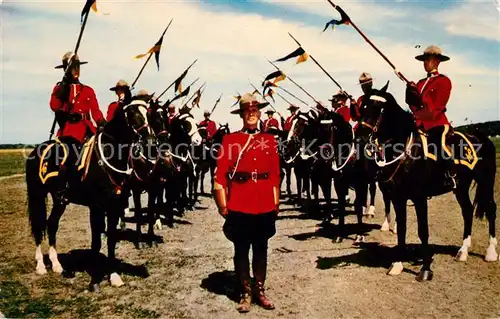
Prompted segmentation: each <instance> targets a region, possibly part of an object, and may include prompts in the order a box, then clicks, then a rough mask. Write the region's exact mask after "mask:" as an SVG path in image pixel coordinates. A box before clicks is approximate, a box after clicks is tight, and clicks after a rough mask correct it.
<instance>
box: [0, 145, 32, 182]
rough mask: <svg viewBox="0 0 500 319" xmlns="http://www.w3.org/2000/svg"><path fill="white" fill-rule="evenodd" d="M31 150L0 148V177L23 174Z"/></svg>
mask: <svg viewBox="0 0 500 319" xmlns="http://www.w3.org/2000/svg"><path fill="white" fill-rule="evenodd" d="M30 151H31V150H0V177H1V176H9V175H14V174H23V173H24V169H25V164H26V157H27V156H28V155H29V152H30Z"/></svg>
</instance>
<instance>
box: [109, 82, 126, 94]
mask: <svg viewBox="0 0 500 319" xmlns="http://www.w3.org/2000/svg"><path fill="white" fill-rule="evenodd" d="M128 87H129V85H128V83H127V81H125V80H118V82H116V85H115V86H113V87H112V88H109V90H110V91H116V90H117V89H119V88H128Z"/></svg>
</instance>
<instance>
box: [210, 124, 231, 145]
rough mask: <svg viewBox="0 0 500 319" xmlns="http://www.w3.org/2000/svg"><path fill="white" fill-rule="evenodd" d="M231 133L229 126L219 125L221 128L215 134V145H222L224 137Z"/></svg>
mask: <svg viewBox="0 0 500 319" xmlns="http://www.w3.org/2000/svg"><path fill="white" fill-rule="evenodd" d="M229 133H231V130H229V124H228V123H226V124H219V128H218V129H217V132H215V134H214V143H222V138H223V137H224V135H227V134H229Z"/></svg>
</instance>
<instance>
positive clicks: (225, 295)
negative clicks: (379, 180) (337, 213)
mask: <svg viewBox="0 0 500 319" xmlns="http://www.w3.org/2000/svg"><path fill="white" fill-rule="evenodd" d="M499 184H500V178H499V179H497V185H496V190H497V192H496V200H497V202H500V185H499ZM452 199H453V197H452V195H446V196H442V197H440V198H435V199H432V200H431V201H430V205H431V206H430V225H431V229H430V233H431V243H432V244H434V250H435V256H434V258H435V261H434V263H433V270H434V280H433V281H431V282H427V283H424V284H421V283H418V282H416V281H415V279H414V277H415V273H416V271H418V269H419V267H417V266H411V265H408V264H405V266H407V271H406V272H404V273H403V274H401V275H400V276H399V277H389V276H387V275H385V272H386V268H387V267H388V265H389V261H388V259H387V258H388V255H390V252H391V248H390V247H392V246H394V244H395V243H396V236H395V235H394V234H392V233H382V232H380V230H379V226H378V225H379V224H380V223H381V222H382V221H383V216H382V210H383V204H382V202H381V198H380V195H378V197H377V213H376V214H377V215H376V217H375V219H372V220H367V221H366V222H367V223H368V225H369V228H370V229H371V231H370V232H369V236H368V237H367V241H368V243H367V244H365V245H364V246H362V247H361V248H355V247H353V246H352V243H353V239H354V238H353V237H354V236H352V235H351V239H349V240H345V241H344V242H343V243H341V244H334V243H332V241H331V239H330V238H331V236H332V234H331V231H330V229H320V228H319V227H318V226H317V225H318V221H316V220H310V219H306V218H304V216H303V215H302V214H300V213H298V212H296V211H294V210H293V208H292V207H291V206H289V205H287V204H283V205H282V212H281V216H280V220H279V221H278V224H277V227H278V231H277V235H276V236H275V237H273V238H272V239H271V241H270V250H269V270H268V281H267V286H268V295H269V296H270V298H272V300H274V301H275V303H276V306H277V308H276V310H274V311H265V310H263V309H261V308H259V307H258V306H255V307H253V308H252V312H251V313H250V314H248V315H247V316H250V317H259V318H271V317H283V318H306V317H307V318H332V317H335V318H339V317H347V318H358V317H369V318H374V317H377V318H378V317H420V318H421V317H425V318H428V317H429V318H442V317H474V318H476V317H481V318H492V317H498V316H500V297H499V296H500V262H495V263H486V262H484V261H483V259H482V258H483V256H484V253H485V251H486V247H487V240H488V235H487V224H486V221H478V220H475V221H474V228H473V238H472V249H471V250H470V255H469V260H468V261H467V262H466V263H458V262H455V261H454V260H453V257H454V255H455V254H456V252H457V250H458V248H459V246H461V244H462V240H461V235H462V225H463V223H462V217H461V214H460V212H459V210H458V204H456V202H454V201H453V200H452ZM0 212H1V213H0V242H1V249H0V312H2V313H3V314H4V315H6V316H7V317H61V318H62V317H64V318H70V317H71V318H74V317H82V318H83V317H85V318H87V317H103V316H106V317H108V316H116V317H124V318H137V317H146V318H155V317H169V318H200V317H201V318H205V317H210V318H236V317H239V316H240V315H239V314H238V313H237V312H236V310H235V306H236V303H235V302H234V301H232V300H231V299H234V292H233V290H232V287H233V284H234V280H235V279H234V273H233V272H232V269H233V266H232V246H231V243H230V242H229V241H228V240H226V238H225V237H224V235H223V233H222V231H221V227H222V224H223V220H222V219H221V218H220V217H219V215H218V214H217V212H216V209H215V204H214V202H213V200H211V199H210V198H206V197H204V198H202V199H201V202H200V203H199V205H198V207H197V209H196V210H195V211H193V212H188V213H186V214H185V216H184V217H183V218H177V219H176V223H175V227H174V228H173V229H168V228H165V229H164V230H162V231H159V232H157V234H158V235H160V236H162V237H163V240H164V243H162V244H160V245H159V247H158V248H155V249H145V250H141V251H138V250H136V249H135V248H134V247H133V244H132V243H131V242H130V241H129V239H130V236H129V235H130V233H128V232H127V233H125V234H124V235H123V240H122V241H121V242H120V243H119V246H118V249H117V254H118V256H119V258H120V259H122V260H123V261H124V262H126V263H127V265H128V268H127V272H128V274H124V275H123V276H122V279H123V280H124V281H125V283H126V285H125V286H123V287H120V288H113V287H111V286H110V285H109V284H108V283H107V282H103V284H102V287H101V292H100V293H98V294H95V293H89V292H88V291H87V290H86V289H87V285H88V283H89V280H90V276H89V274H88V273H87V272H77V273H76V276H75V277H74V278H65V277H63V276H59V275H56V274H54V273H52V272H51V271H49V273H48V274H47V275H45V276H43V277H40V276H37V275H36V274H35V264H36V263H35V247H34V243H33V241H32V240H31V238H30V233H29V228H28V227H29V226H28V221H27V214H26V196H25V185H24V180H23V178H22V177H16V178H11V179H6V180H3V181H0ZM88 220H89V219H88V211H87V209H86V208H84V207H79V206H70V208H69V209H68V210H67V211H66V213H65V214H64V215H63V218H62V220H61V224H60V229H59V233H58V251H59V253H60V260H61V263H62V265H63V267H65V266H67V265H68V263H69V262H72V263H76V264H78V265H80V266H81V267H82V268H85V269H89V271H91V269H93V267H92V266H91V265H86V264H85V261H86V259H85V257H86V254H85V251H84V250H85V249H88V248H89V246H90V229H89V221H88ZM348 221H349V222H350V223H352V222H354V216H350V217H349V218H348ZM334 222H336V221H334ZM499 223H500V220H499ZM133 226H134V225H133V224H128V228H129V229H132V227H133ZM408 229H409V230H408V237H409V239H408V241H409V242H410V243H417V242H418V238H417V229H416V220H415V216H414V211H413V209H412V208H410V209H409V223H408ZM498 230H500V228H499V227H498V226H497V231H498ZM105 249H106V247H105V246H104V247H103V250H102V252H106V250H105ZM44 252H45V253H46V252H47V251H46V250H45V251H44ZM69 252H71V254H69V255H68V253H69ZM47 264H48V263H47ZM93 266H94V267H96V266H97V267H98V265H93ZM146 267H147V270H148V272H149V276H148V277H147V278H144V270H145V268H146Z"/></svg>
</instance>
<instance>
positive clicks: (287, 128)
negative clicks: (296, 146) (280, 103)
mask: <svg viewBox="0 0 500 319" xmlns="http://www.w3.org/2000/svg"><path fill="white" fill-rule="evenodd" d="M294 119H295V114H292V115H290V116H289V117H287V118H286V120H285V124H284V125H283V131H287V132H288V131H290V130H291V129H292V124H293V120H294Z"/></svg>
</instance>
